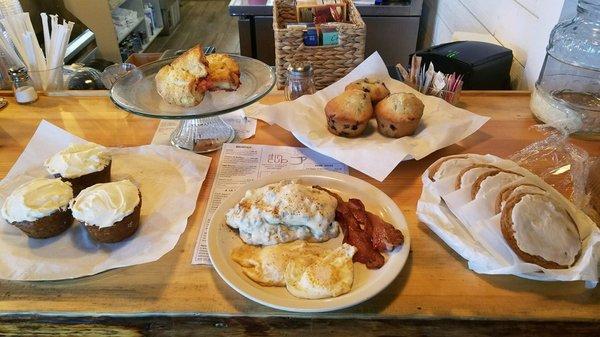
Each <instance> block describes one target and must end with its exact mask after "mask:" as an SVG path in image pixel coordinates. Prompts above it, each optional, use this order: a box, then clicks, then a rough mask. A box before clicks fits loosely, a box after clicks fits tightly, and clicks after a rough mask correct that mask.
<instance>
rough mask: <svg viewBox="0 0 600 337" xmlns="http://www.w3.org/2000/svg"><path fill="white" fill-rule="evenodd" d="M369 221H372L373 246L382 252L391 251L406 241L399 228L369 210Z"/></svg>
mask: <svg viewBox="0 0 600 337" xmlns="http://www.w3.org/2000/svg"><path fill="white" fill-rule="evenodd" d="M367 216H368V218H369V221H370V222H371V228H372V229H373V231H372V232H371V243H372V244H373V248H375V249H377V250H378V251H380V252H383V251H391V250H393V249H394V248H395V247H397V246H400V245H401V244H403V243H404V235H402V232H401V231H399V230H397V229H396V228H395V227H394V226H392V224H390V223H387V222H385V221H384V220H383V219H381V218H380V217H378V216H377V215H375V214H373V213H371V212H367Z"/></svg>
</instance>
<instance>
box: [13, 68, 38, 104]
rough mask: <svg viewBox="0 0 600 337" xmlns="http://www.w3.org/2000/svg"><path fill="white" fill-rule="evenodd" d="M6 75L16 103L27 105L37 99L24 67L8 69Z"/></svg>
mask: <svg viewBox="0 0 600 337" xmlns="http://www.w3.org/2000/svg"><path fill="white" fill-rule="evenodd" d="M8 73H9V75H10V79H11V80H12V88H13V92H14V94H15V100H16V101H17V103H21V104H27V103H32V102H35V101H36V100H37V99H38V95H37V92H36V91H35V87H34V86H33V81H31V78H30V77H29V74H28V73H27V69H26V68H25V67H19V68H10V69H9V70H8Z"/></svg>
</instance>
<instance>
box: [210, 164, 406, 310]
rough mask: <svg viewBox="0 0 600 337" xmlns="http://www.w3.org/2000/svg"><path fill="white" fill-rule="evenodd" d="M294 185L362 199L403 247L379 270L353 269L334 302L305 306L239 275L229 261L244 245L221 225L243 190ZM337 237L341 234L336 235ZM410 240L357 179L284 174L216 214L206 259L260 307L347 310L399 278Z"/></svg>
mask: <svg viewBox="0 0 600 337" xmlns="http://www.w3.org/2000/svg"><path fill="white" fill-rule="evenodd" d="M290 179H297V180H298V181H299V182H300V183H303V184H307V185H320V186H322V187H325V188H328V189H330V190H332V191H334V192H336V193H339V194H340V195H341V197H342V198H344V199H345V200H347V199H348V198H357V199H360V200H361V201H362V202H363V203H364V204H365V207H366V208H367V210H368V211H371V212H373V213H375V214H377V215H379V216H380V217H382V219H384V220H385V221H387V222H389V223H391V224H393V225H394V226H395V227H396V228H398V229H400V230H401V231H402V233H403V234H404V244H403V245H402V246H400V247H397V248H396V249H394V251H392V252H390V253H387V254H384V255H386V263H385V264H384V265H383V267H381V268H380V269H378V270H369V269H367V268H366V267H365V265H364V264H361V263H354V284H353V285H352V290H351V291H350V292H348V293H347V294H344V295H342V296H339V297H335V298H328V299H319V300H308V299H301V298H297V297H294V296H292V295H291V294H290V293H288V291H287V290H286V289H285V287H264V286H261V285H259V284H258V283H255V282H254V281H252V280H251V279H250V278H248V277H246V276H245V275H244V274H243V273H242V269H241V267H240V266H239V265H238V264H237V263H235V262H234V261H233V260H231V258H230V253H231V251H232V249H233V248H235V247H237V246H240V245H242V241H241V240H240V238H239V236H238V234H237V233H236V232H234V231H233V230H231V229H230V228H229V227H228V226H227V225H226V224H225V214H226V213H227V211H228V210H229V209H230V208H232V207H233V206H234V205H235V204H236V203H238V202H239V201H240V199H241V198H242V197H243V196H244V194H245V193H246V191H247V190H249V189H255V188H258V187H262V186H264V185H267V184H271V183H275V182H278V181H281V180H290ZM340 232H341V231H340ZM342 238H343V235H342V234H341V233H340V235H339V236H338V237H337V238H335V239H332V240H329V241H328V242H325V243H322V244H323V245H324V246H325V247H326V248H329V249H331V248H334V247H337V246H339V245H341V244H342ZM409 249H410V235H409V233H408V227H407V224H406V220H405V219H404V215H403V214H402V212H401V211H400V209H399V208H398V206H396V204H395V203H394V201H392V199H390V198H389V197H388V196H387V195H386V194H385V193H383V192H382V191H380V190H379V189H377V188H376V187H374V186H373V185H371V184H369V183H367V182H364V181H362V180H360V179H357V178H354V177H351V176H348V175H344V174H340V173H335V172H329V171H314V170H303V171H285V172H280V173H276V174H273V175H270V176H266V177H263V178H261V179H258V180H256V181H253V182H251V183H249V184H247V185H245V186H243V187H242V188H240V189H239V190H237V191H236V192H234V193H233V194H231V195H230V196H229V197H228V198H226V199H225V200H224V201H223V203H222V204H221V206H220V207H219V208H218V209H217V211H216V212H215V215H214V217H213V219H212V221H211V223H210V225H209V228H208V253H209V255H210V258H211V260H212V263H213V266H214V267H215V269H216V270H217V272H218V273H219V275H220V276H221V278H223V280H225V282H227V284H229V286H231V287H232V288H233V289H235V290H236V291H237V292H239V293H240V294H242V295H243V296H245V297H247V298H249V299H251V300H253V301H256V302H258V303H261V304H263V305H266V306H269V307H272V308H276V309H281V310H287V311H297V312H323V311H332V310H337V309H342V308H347V307H350V306H352V305H355V304H358V303H361V302H363V301H366V300H368V299H370V298H371V297H373V296H375V295H376V294H377V293H379V292H380V291H382V290H383V289H384V288H385V287H386V286H387V285H389V284H390V283H391V282H392V281H393V280H394V279H395V278H396V276H398V274H399V273H400V271H401V270H402V267H404V263H405V262H406V259H407V257H408V252H409Z"/></svg>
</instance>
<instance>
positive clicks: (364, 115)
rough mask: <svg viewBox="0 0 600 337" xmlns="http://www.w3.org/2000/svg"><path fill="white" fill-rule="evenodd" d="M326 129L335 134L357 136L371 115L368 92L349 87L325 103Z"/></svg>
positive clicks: (371, 107)
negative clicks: (349, 88)
mask: <svg viewBox="0 0 600 337" xmlns="http://www.w3.org/2000/svg"><path fill="white" fill-rule="evenodd" d="M325 116H326V117H327V130H329V132H331V133H333V134H334V135H337V136H342V137H358V136H360V135H361V134H362V133H363V131H365V129H366V128H367V125H368V124H369V120H370V119H371V117H372V116H373V106H372V105H371V99H370V97H369V94H368V93H366V92H364V91H361V90H355V89H351V90H348V91H344V92H343V93H342V94H341V95H339V96H337V97H334V98H333V99H332V100H330V101H329V102H327V104H326V105H325Z"/></svg>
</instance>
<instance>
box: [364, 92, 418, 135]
mask: <svg viewBox="0 0 600 337" xmlns="http://www.w3.org/2000/svg"><path fill="white" fill-rule="evenodd" d="M424 108H425V106H424V105H423V102H421V100H420V99H418V98H417V96H415V95H414V94H410V93H403V92H400V93H395V94H391V95H389V96H388V97H387V98H385V99H383V100H382V101H381V102H379V103H377V105H376V106H375V119H376V120H377V131H379V133H381V134H382V135H384V136H387V137H392V138H400V137H404V136H410V135H412V134H414V133H415V130H416V129H417V127H418V126H419V122H420V121H421V117H422V116H423V109H424Z"/></svg>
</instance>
